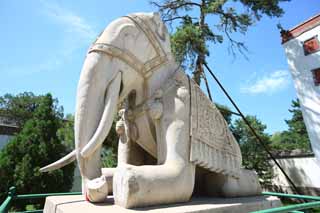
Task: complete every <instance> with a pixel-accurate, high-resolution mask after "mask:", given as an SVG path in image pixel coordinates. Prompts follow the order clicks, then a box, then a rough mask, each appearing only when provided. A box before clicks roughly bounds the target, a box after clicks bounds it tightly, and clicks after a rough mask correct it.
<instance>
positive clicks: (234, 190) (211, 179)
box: [204, 169, 262, 197]
mask: <svg viewBox="0 0 320 213" xmlns="http://www.w3.org/2000/svg"><path fill="white" fill-rule="evenodd" d="M204 182H205V185H206V187H205V188H206V193H207V195H209V196H223V197H242V196H254V195H261V192H262V190H261V186H260V184H259V181H258V176H257V174H256V173H255V172H254V171H251V170H247V169H241V170H240V176H239V178H234V177H230V176H225V175H222V174H217V173H208V174H207V175H206V176H205V181H204Z"/></svg>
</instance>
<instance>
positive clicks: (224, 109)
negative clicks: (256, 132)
mask: <svg viewBox="0 0 320 213" xmlns="http://www.w3.org/2000/svg"><path fill="white" fill-rule="evenodd" d="M215 105H216V106H217V108H218V109H219V111H220V112H221V114H222V116H223V117H224V119H225V120H226V122H227V124H228V125H229V126H230V125H231V121H232V113H231V111H230V109H229V107H227V106H225V105H222V104H218V103H215Z"/></svg>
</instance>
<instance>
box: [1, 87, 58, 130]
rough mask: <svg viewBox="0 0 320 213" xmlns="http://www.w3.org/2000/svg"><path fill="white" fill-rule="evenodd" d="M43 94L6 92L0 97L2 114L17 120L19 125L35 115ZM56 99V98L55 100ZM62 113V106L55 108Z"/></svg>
mask: <svg viewBox="0 0 320 213" xmlns="http://www.w3.org/2000/svg"><path fill="white" fill-rule="evenodd" d="M41 98H42V96H35V95H34V94H33V93H31V92H24V93H21V94H18V95H16V96H14V95H12V94H5V95H4V96H2V97H0V115H1V116H4V117H7V118H9V119H11V120H13V121H15V122H16V123H17V124H18V126H19V127H22V126H23V125H24V123H25V122H26V121H27V120H29V119H30V118H32V117H33V115H34V112H35V110H36V109H37V107H38V106H39V102H40V101H41ZM55 101H56V100H55ZM55 110H56V111H57V112H59V113H62V111H63V109H62V107H60V108H57V109H55Z"/></svg>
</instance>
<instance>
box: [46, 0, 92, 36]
mask: <svg viewBox="0 0 320 213" xmlns="http://www.w3.org/2000/svg"><path fill="white" fill-rule="evenodd" d="M41 3H42V6H43V10H42V12H43V13H44V14H45V15H46V16H48V17H49V18H51V19H52V20H54V21H56V22H57V23H58V24H61V25H62V27H63V28H64V30H65V31H66V32H68V33H75V35H74V36H75V37H79V36H80V37H81V38H82V39H85V40H92V39H94V38H95V36H96V35H97V33H96V31H95V30H94V28H93V27H92V25H90V24H89V23H88V22H87V21H86V20H85V19H84V18H83V17H81V16H79V15H77V14H75V13H74V12H73V11H71V10H68V9H66V8H63V7H61V6H60V5H58V4H56V3H53V2H52V1H50V2H49V1H41Z"/></svg>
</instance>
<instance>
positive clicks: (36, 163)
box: [0, 94, 74, 209]
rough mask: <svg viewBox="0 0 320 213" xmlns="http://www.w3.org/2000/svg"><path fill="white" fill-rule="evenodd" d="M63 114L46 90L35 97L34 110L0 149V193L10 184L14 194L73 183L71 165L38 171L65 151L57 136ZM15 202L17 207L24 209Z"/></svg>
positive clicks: (65, 188) (60, 189) (64, 188)
mask: <svg viewBox="0 0 320 213" xmlns="http://www.w3.org/2000/svg"><path fill="white" fill-rule="evenodd" d="M62 117H63V114H62V113H61V112H60V111H59V110H58V108H57V105H56V102H55V100H54V99H53V98H52V96H51V95H50V94H47V95H45V96H42V97H41V98H39V102H38V103H37V106H36V108H35V109H34V113H33V115H32V117H31V118H30V119H28V120H27V121H26V122H25V124H24V125H23V127H22V130H21V132H19V133H18V134H17V135H16V136H15V137H14V138H13V139H12V140H11V141H10V142H9V143H8V144H7V145H6V146H5V147H4V148H3V150H1V152H0V183H1V184H0V192H1V194H0V196H1V200H3V199H4V197H5V196H6V191H7V190H8V189H9V187H11V186H15V187H16V188H17V193H18V194H29V193H45V192H66V191H69V190H70V189H71V187H72V183H73V171H74V165H73V164H71V165H69V166H66V167H64V168H63V169H59V170H56V171H53V172H50V173H41V172H40V171H39V169H40V167H42V166H45V165H48V164H49V163H52V162H53V161H55V160H57V159H59V158H61V157H63V156H64V155H66V154H67V152H66V151H67V150H66V147H65V146H64V145H63V144H62V143H61V141H59V140H58V137H57V130H58V129H59V128H60V127H61V121H62ZM24 205H25V203H24V202H18V206H17V208H18V209H24Z"/></svg>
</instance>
